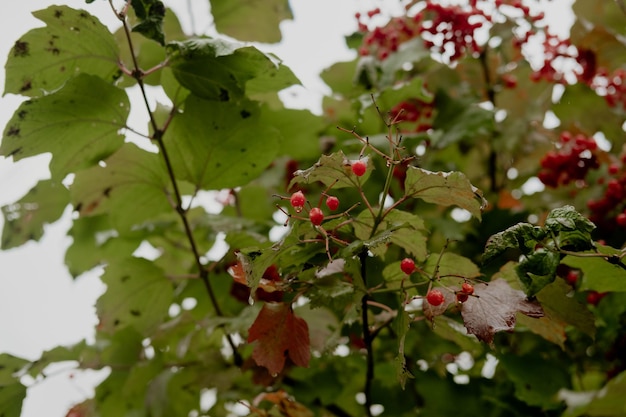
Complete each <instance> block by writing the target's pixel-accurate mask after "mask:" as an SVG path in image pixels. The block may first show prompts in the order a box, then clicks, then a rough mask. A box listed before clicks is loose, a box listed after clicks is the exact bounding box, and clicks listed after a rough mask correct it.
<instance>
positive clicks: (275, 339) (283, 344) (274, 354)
mask: <svg viewBox="0 0 626 417" xmlns="http://www.w3.org/2000/svg"><path fill="white" fill-rule="evenodd" d="M252 342H256V344H255V346H254V350H253V352H252V357H253V358H254V360H255V362H256V363H257V364H258V365H260V366H263V367H265V368H267V370H268V371H269V372H270V373H271V374H278V373H280V372H281V371H282V370H283V368H284V367H285V361H286V359H287V357H289V359H290V360H291V362H293V363H294V364H295V365H298V366H303V367H307V366H309V359H310V357H311V351H310V348H309V347H310V339H309V326H308V325H307V323H306V321H304V320H303V319H301V318H299V317H296V315H295V314H294V313H293V310H292V308H291V305H289V304H285V303H265V304H264V305H263V308H262V309H261V311H260V312H259V315H258V316H257V318H256V320H255V321H254V323H253V324H252V326H251V327H250V329H249V333H248V343H252Z"/></svg>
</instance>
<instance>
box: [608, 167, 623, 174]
mask: <svg viewBox="0 0 626 417" xmlns="http://www.w3.org/2000/svg"><path fill="white" fill-rule="evenodd" d="M619 170H620V166H619V165H618V164H611V165H609V174H611V175H615V174H617V173H618V172H619Z"/></svg>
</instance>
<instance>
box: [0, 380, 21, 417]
mask: <svg viewBox="0 0 626 417" xmlns="http://www.w3.org/2000/svg"><path fill="white" fill-rule="evenodd" d="M24 398H26V387H25V386H24V385H22V384H21V383H19V382H15V383H13V384H9V385H5V386H0V416H2V417H20V415H21V413H22V402H23V401H24Z"/></svg>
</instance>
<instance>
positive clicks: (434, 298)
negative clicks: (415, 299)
mask: <svg viewBox="0 0 626 417" xmlns="http://www.w3.org/2000/svg"><path fill="white" fill-rule="evenodd" d="M444 300H445V297H444V296H443V293H442V292H441V291H439V290H431V291H428V294H426V301H428V304H430V305H431V306H434V307H437V306H440V305H441V304H443V302H444Z"/></svg>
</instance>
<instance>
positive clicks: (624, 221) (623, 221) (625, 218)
mask: <svg viewBox="0 0 626 417" xmlns="http://www.w3.org/2000/svg"><path fill="white" fill-rule="evenodd" d="M615 221H616V222H617V224H619V225H620V226H622V227H626V212H622V213H620V214H618V215H617V217H616V218H615Z"/></svg>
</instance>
